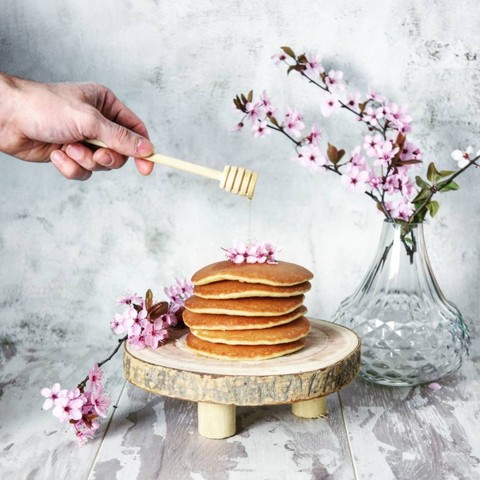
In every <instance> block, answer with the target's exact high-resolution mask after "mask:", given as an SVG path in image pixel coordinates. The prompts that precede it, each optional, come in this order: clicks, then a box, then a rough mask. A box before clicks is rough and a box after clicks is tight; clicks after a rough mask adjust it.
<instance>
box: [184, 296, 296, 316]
mask: <svg viewBox="0 0 480 480" xmlns="http://www.w3.org/2000/svg"><path fill="white" fill-rule="evenodd" d="M303 299H304V296H303V295H296V296H295V297H286V298H234V299H229V300H216V299H211V298H200V297H197V296H196V295H192V296H191V297H190V298H188V299H187V300H186V302H185V308H186V309H187V310H189V311H190V312H194V313H215V314H224V315H245V316H247V317H252V316H255V317H256V316H265V317H278V316H279V315H285V314H286V313H290V312H293V311H294V310H296V309H297V308H298V307H300V306H301V305H302V303H303Z"/></svg>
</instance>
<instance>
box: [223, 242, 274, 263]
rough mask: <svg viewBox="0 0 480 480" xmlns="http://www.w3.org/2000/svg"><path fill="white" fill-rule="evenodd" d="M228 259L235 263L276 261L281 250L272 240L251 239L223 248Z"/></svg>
mask: <svg viewBox="0 0 480 480" xmlns="http://www.w3.org/2000/svg"><path fill="white" fill-rule="evenodd" d="M223 250H224V251H225V255H226V257H227V259H228V260H230V261H231V262H233V263H276V260H275V254H276V253H277V252H279V251H280V250H281V248H280V247H278V246H275V245H274V244H272V243H271V242H257V241H250V242H247V243H244V244H238V243H237V244H235V245H234V246H233V247H230V248H223Z"/></svg>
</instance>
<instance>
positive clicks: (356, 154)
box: [350, 147, 369, 170]
mask: <svg viewBox="0 0 480 480" xmlns="http://www.w3.org/2000/svg"><path fill="white" fill-rule="evenodd" d="M360 150H361V148H360V147H355V148H354V149H353V150H352V153H351V156H350V164H351V165H353V166H354V167H358V168H359V169H360V170H367V169H368V168H369V167H368V164H367V160H366V159H365V157H364V156H363V155H362V154H361V152H360Z"/></svg>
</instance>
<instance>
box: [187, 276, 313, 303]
mask: <svg viewBox="0 0 480 480" xmlns="http://www.w3.org/2000/svg"><path fill="white" fill-rule="evenodd" d="M311 287H312V285H311V284H310V282H303V283H299V284H298V285H289V286H288V287H274V286H272V285H265V284H263V283H245V282H238V281H236V280H222V281H220V282H214V283H208V284H207V285H197V286H196V287H195V295H196V296H197V297H200V298H218V299H229V298H248V297H272V298H276V297H293V296H295V295H301V294H302V293H306V292H308V291H309V290H310V288H311Z"/></svg>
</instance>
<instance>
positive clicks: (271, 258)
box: [261, 242, 282, 264]
mask: <svg viewBox="0 0 480 480" xmlns="http://www.w3.org/2000/svg"><path fill="white" fill-rule="evenodd" d="M261 249H262V254H263V255H265V256H266V258H267V260H266V262H267V263H269V264H275V263H278V262H277V261H276V260H275V256H276V255H277V253H278V252H280V251H281V250H282V247H280V246H278V245H275V244H273V243H271V242H265V243H263V244H262V246H261Z"/></svg>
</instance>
